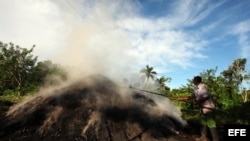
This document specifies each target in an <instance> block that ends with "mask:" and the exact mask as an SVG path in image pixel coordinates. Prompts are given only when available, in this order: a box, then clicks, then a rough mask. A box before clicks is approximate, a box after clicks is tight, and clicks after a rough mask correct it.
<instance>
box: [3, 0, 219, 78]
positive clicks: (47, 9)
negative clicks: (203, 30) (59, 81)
mask: <svg viewBox="0 0 250 141" xmlns="http://www.w3.org/2000/svg"><path fill="white" fill-rule="evenodd" d="M193 4H195V5H196V6H195V7H193V6H192V5H193ZM206 5H207V2H206V1H204V3H196V2H194V1H185V2H184V3H183V1H180V3H179V5H178V8H176V9H175V10H176V11H174V12H173V13H174V14H173V16H171V17H170V16H166V17H161V18H159V19H157V18H156V19H147V17H142V14H140V7H139V6H138V4H137V3H136V2H134V1H123V0H114V1H106V0H101V1H99V0H93V1H88V0H76V1H67V0H65V1H58V2H56V1H55V2H53V1H49V0H26V1H20V0H2V1H1V3H0V17H1V19H0V24H1V25H0V27H1V32H0V39H1V40H2V41H3V42H10V41H11V42H14V43H15V44H18V45H20V46H22V47H31V46H32V45H33V44H36V45H37V47H36V48H35V51H34V52H35V53H36V54H37V55H38V57H39V58H40V59H42V60H44V59H53V60H55V61H57V62H62V63H64V64H67V65H73V64H74V65H77V66H82V68H84V69H86V70H89V71H93V72H98V71H102V72H104V73H107V74H110V75H113V76H114V74H116V75H115V76H117V77H120V76H121V75H123V74H124V71H127V70H133V69H134V68H141V67H144V66H145V64H146V63H149V64H151V65H153V66H154V65H155V66H157V68H156V69H157V70H164V68H166V67H167V66H172V65H174V66H179V67H183V68H185V67H189V66H192V65H193V64H192V59H197V58H205V57H206V56H205V55H203V54H202V51H203V48H204V47H205V45H206V41H204V40H202V39H201V38H200V37H198V36H195V35H193V36H190V35H189V34H190V33H188V32H186V31H184V30H183V28H184V27H186V26H190V25H194V24H196V23H197V22H199V21H201V20H202V19H204V18H205V17H206V16H207V15H209V13H210V12H211V11H212V10H213V9H214V8H215V7H216V6H218V5H214V6H211V7H209V8H207V9H206V7H205V6H206ZM177 27H178V28H177ZM159 64H160V65H159ZM134 71H139V70H134Z"/></svg>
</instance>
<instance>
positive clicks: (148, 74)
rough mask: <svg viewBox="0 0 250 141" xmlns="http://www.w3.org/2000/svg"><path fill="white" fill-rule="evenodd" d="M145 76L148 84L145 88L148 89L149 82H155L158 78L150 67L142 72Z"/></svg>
mask: <svg viewBox="0 0 250 141" xmlns="http://www.w3.org/2000/svg"><path fill="white" fill-rule="evenodd" d="M140 72H141V73H142V74H143V76H142V77H143V79H144V81H145V82H146V84H145V88H147V86H148V82H149V80H150V79H152V80H154V79H155V78H156V75H157V73H156V71H154V68H153V67H149V66H148V65H146V68H143V69H141V71H140Z"/></svg>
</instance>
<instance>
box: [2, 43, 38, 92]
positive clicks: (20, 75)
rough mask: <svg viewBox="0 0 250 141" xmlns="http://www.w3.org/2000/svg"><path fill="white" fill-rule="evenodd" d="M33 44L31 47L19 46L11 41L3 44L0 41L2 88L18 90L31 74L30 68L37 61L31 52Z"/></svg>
mask: <svg viewBox="0 0 250 141" xmlns="http://www.w3.org/2000/svg"><path fill="white" fill-rule="evenodd" d="M34 47H35V45H34V46H32V48H31V49H26V48H21V47H20V46H18V45H16V46H15V45H14V44H13V43H9V44H4V43H3V42H1V41H0V75H1V80H0V81H1V82H0V83H1V84H2V85H3V87H4V88H7V89H15V88H16V90H17V93H18V95H20V90H21V88H22V86H23V84H24V83H25V81H26V80H27V78H28V77H30V76H31V69H32V68H33V67H34V65H35V64H36V61H37V57H34V56H33V55H32V54H31V53H32V51H33V49H34Z"/></svg>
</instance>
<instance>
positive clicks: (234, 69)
mask: <svg viewBox="0 0 250 141" xmlns="http://www.w3.org/2000/svg"><path fill="white" fill-rule="evenodd" d="M246 61H247V60H246V58H239V59H236V60H234V61H233V64H232V65H230V66H229V67H228V69H227V70H224V71H223V72H222V75H223V76H224V77H225V79H226V80H227V81H226V82H227V84H226V86H227V92H228V94H229V97H230V98H231V99H233V95H234V94H236V93H240V91H242V89H243V87H242V82H243V76H244V75H243V73H244V72H245V65H246Z"/></svg>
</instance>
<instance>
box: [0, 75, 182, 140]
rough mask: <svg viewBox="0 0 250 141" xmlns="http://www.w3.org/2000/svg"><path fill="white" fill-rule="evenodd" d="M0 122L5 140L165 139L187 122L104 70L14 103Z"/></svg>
mask: <svg viewBox="0 0 250 141" xmlns="http://www.w3.org/2000/svg"><path fill="white" fill-rule="evenodd" d="M169 110H170V111H169V112H171V109H169ZM1 123H3V125H1V130H0V131H1V134H0V138H1V140H15V141H24V140H27V141H28V140H32V141H40V140H43V141H52V140H60V141H71V140H72V141H73V140H75V141H87V140H88V141H154V140H157V141H164V140H169V138H171V137H172V136H178V131H179V130H181V129H182V128H183V124H182V123H181V121H180V120H178V119H175V118H174V117H173V116H171V115H168V114H167V113H162V112H161V110H160V109H159V108H158V106H157V103H156V102H155V101H154V100H153V99H151V98H150V97H148V96H146V95H145V94H142V93H140V92H138V91H137V92H136V91H133V90H131V89H129V88H127V89H125V88H123V90H122V91H121V89H119V86H118V85H117V84H115V83H114V82H112V81H111V80H110V79H108V78H106V77H104V76H102V75H91V76H88V77H86V78H84V79H83V80H81V81H78V82H77V83H73V84H71V85H68V86H65V87H63V88H60V89H56V90H54V91H53V92H52V93H51V94H44V95H37V96H36V97H34V98H32V99H31V100H28V101H25V102H24V103H22V104H20V105H14V106H13V107H11V108H10V110H9V111H8V112H7V117H6V118H5V120H4V121H2V122H1Z"/></svg>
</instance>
